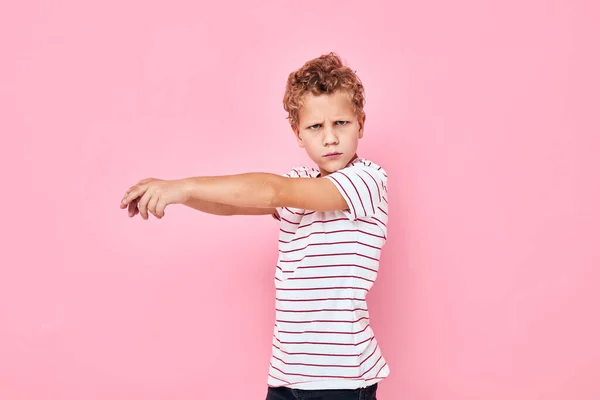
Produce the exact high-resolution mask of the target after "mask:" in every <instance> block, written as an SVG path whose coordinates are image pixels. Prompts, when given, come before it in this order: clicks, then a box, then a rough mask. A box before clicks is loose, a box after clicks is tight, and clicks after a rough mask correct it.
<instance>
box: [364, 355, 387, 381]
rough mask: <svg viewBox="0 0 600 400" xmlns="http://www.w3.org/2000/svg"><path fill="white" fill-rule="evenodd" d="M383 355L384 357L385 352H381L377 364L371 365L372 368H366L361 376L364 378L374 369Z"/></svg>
mask: <svg viewBox="0 0 600 400" xmlns="http://www.w3.org/2000/svg"><path fill="white" fill-rule="evenodd" d="M381 357H383V354H380V355H379V358H378V359H377V361H375V364H373V365H372V366H371V368H369V369H368V370H366V371H365V372H363V373H362V375H361V376H360V377H361V378H362V377H363V376H365V375H366V374H368V373H369V372H371V370H372V369H373V368H375V366H376V365H377V363H378V362H379V361H380V360H381Z"/></svg>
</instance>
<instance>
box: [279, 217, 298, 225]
mask: <svg viewBox="0 0 600 400" xmlns="http://www.w3.org/2000/svg"><path fill="white" fill-rule="evenodd" d="M281 220H282V221H285V222H287V223H288V224H292V225H300V221H298V222H292V221H290V220H289V219H285V218H283V217H281Z"/></svg>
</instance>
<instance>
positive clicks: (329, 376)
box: [271, 363, 364, 379]
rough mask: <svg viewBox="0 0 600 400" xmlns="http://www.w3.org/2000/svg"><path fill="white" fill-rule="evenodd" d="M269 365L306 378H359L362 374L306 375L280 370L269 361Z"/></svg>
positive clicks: (287, 373)
mask: <svg viewBox="0 0 600 400" xmlns="http://www.w3.org/2000/svg"><path fill="white" fill-rule="evenodd" d="M271 367H273V368H274V369H276V370H277V371H279V372H281V373H282V374H284V375H294V376H304V377H307V378H343V379H360V378H361V377H362V376H363V375H364V374H362V375H361V376H346V375H308V374H298V373H292V372H283V371H282V370H280V369H279V368H277V367H275V366H273V364H272V363H271Z"/></svg>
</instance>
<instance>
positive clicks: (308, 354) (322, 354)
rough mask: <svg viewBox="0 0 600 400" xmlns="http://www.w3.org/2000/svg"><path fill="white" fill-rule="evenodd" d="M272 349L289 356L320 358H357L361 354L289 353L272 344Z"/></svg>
mask: <svg viewBox="0 0 600 400" xmlns="http://www.w3.org/2000/svg"><path fill="white" fill-rule="evenodd" d="M273 347H275V348H276V349H277V350H279V351H281V352H282V353H285V354H288V355H290V356H322V357H359V356H360V355H361V354H360V353H358V354H331V353H292V352H289V351H285V350H282V349H281V347H279V346H277V345H276V344H275V343H273Z"/></svg>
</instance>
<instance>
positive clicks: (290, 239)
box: [268, 158, 389, 390]
mask: <svg viewBox="0 0 600 400" xmlns="http://www.w3.org/2000/svg"><path fill="white" fill-rule="evenodd" d="M318 175H319V170H318V169H316V168H305V167H302V168H295V169H293V170H292V171H291V172H290V173H288V174H287V175H286V176H288V177H292V178H316V177H317V176H318ZM325 178H326V179H330V180H331V181H332V182H333V183H334V184H335V185H336V187H337V188H338V190H339V191H340V193H341V194H342V196H343V197H344V198H345V199H346V202H347V203H348V206H349V210H348V211H334V212H318V211H309V210H299V209H294V208H288V207H283V208H278V209H277V212H278V216H275V217H277V218H278V219H279V220H280V233H279V259H278V263H277V269H276V274H275V288H276V321H275V329H274V337H273V350H272V356H271V364H270V367H269V377H268V384H269V385H270V386H287V387H291V388H296V389H315V390H316V389H357V388H361V387H366V386H369V385H372V384H374V383H377V382H379V381H380V380H381V379H383V378H385V377H386V376H388V374H389V367H388V365H387V363H386V361H385V359H384V358H383V355H382V353H381V350H380V348H379V345H378V343H377V340H376V339H375V336H374V334H373V330H372V329H371V327H370V325H369V312H368V310H367V301H366V297H367V293H368V291H369V289H370V288H371V287H372V286H373V283H374V282H375V279H376V278H377V271H378V269H379V257H380V254H381V248H382V247H383V245H384V244H385V241H386V238H387V236H386V235H387V227H386V225H387V220H388V216H387V213H388V202H387V175H386V173H385V171H384V170H383V169H382V168H381V167H380V166H378V165H376V164H374V163H372V162H370V161H368V160H365V159H362V158H357V159H355V160H353V161H352V162H351V163H350V164H349V165H348V166H347V167H345V168H343V169H341V170H338V171H336V172H334V173H332V174H330V175H327V176H326V177H325Z"/></svg>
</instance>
